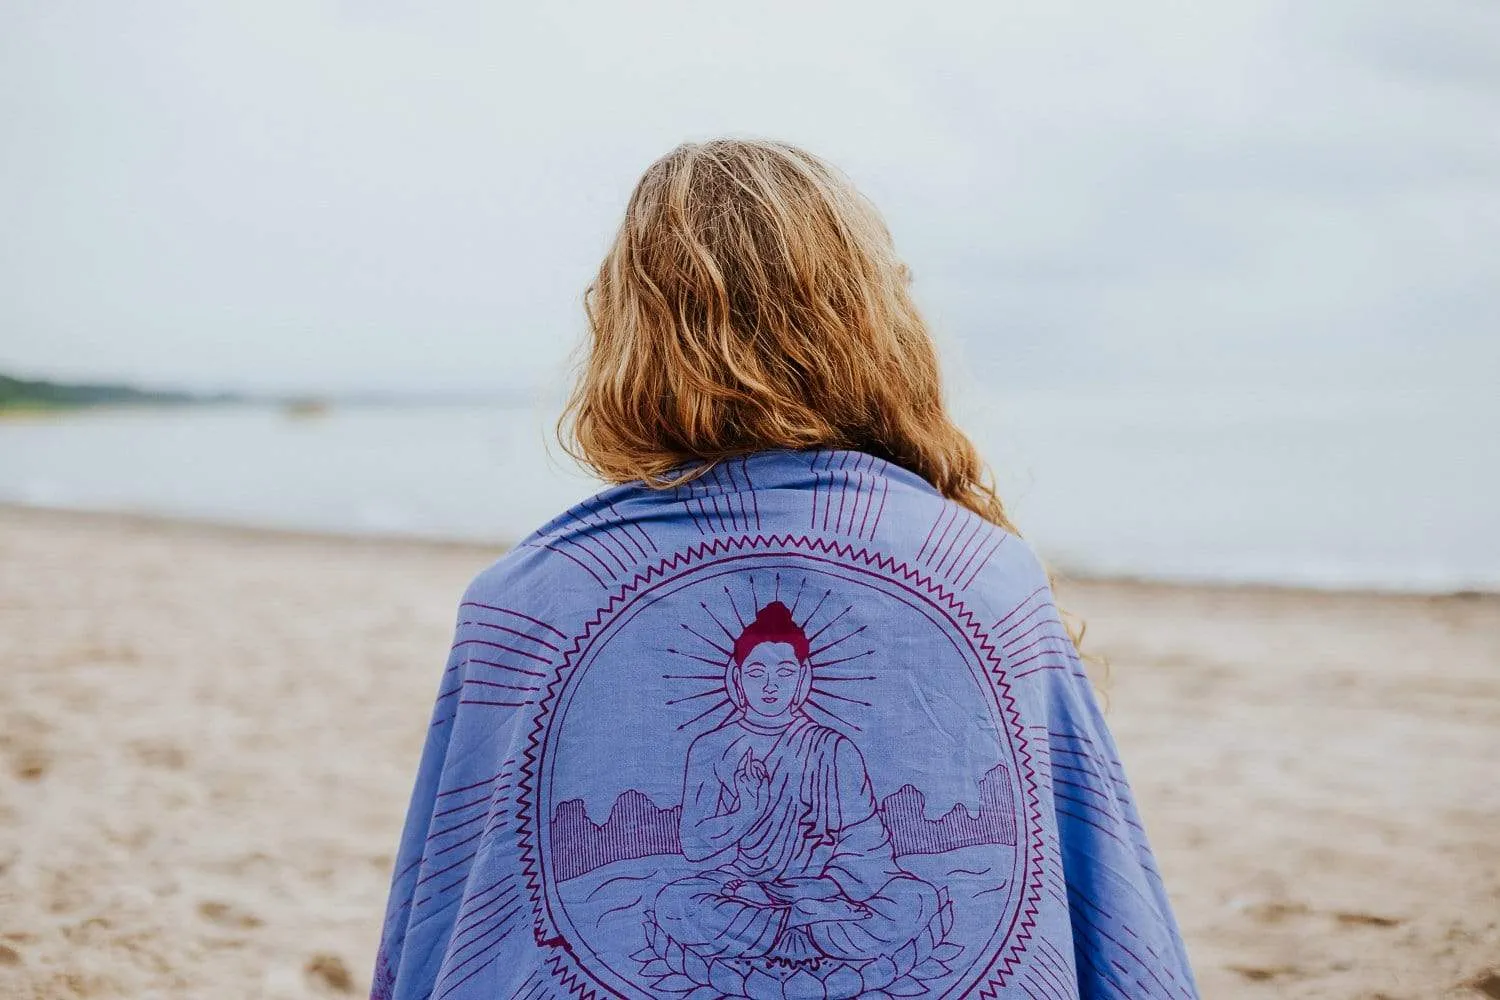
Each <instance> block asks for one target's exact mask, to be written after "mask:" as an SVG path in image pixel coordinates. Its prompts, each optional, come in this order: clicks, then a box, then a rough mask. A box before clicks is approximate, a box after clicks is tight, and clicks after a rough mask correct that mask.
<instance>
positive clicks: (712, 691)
mask: <svg viewBox="0 0 1500 1000" xmlns="http://www.w3.org/2000/svg"><path fill="white" fill-rule="evenodd" d="M710 695H718V696H719V697H720V698H722V697H724V689H723V688H709V689H708V690H706V691H699V692H698V693H697V694H685V695H683V696H682V697H681V698H668V699H667V704H668V705H681V704H682V703H683V702H685V701H697V700H698V699H699V698H707V697H709V696H710ZM835 697H837V696H835ZM846 700H847V699H846ZM860 704H864V702H860Z"/></svg>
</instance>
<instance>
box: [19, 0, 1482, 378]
mask: <svg viewBox="0 0 1500 1000" xmlns="http://www.w3.org/2000/svg"><path fill="white" fill-rule="evenodd" d="M1497 124H1500V5H1497V4H1496V3H1494V0H1430V2H1428V3H1423V4H1412V3H1410V2H1398V0H1316V2H1303V3H1290V2H1282V3H1273V2H1268V0H1215V2H1214V3H1202V2H1201V0H1191V2H1189V0H1184V2H1169V0H1135V2H1132V3H1129V4H1121V3H1114V2H1072V3H1055V2H1054V3H1038V2H1032V3H1025V4H1022V3H1016V2H1001V3H972V4H956V3H938V4H918V3H914V2H911V0H907V2H904V3H900V4H887V3H873V2H860V3H852V2H848V3H839V4H822V5H809V4H801V3H782V4H740V5H735V6H734V7H732V8H731V7H729V6H728V5H710V4H703V3H687V2H684V3H679V4H661V3H649V4H648V3H626V4H621V3H608V4H606V3H556V4H534V5H530V6H529V7H526V8H522V6H521V5H516V4H498V3H492V2H483V3H481V2H447V3H416V2H410V3H408V2H401V0H381V2H374V0H363V2H355V0H348V2H344V3H317V2H309V0H257V2H255V3H244V4H233V3H214V4H201V3H193V2H186V0H184V2H180V3H165V2H152V0H141V2H134V3H130V4H117V3H108V2H103V0H100V2H95V3H84V2H70V3H45V4H44V3H30V4H19V3H13V4H6V5H5V6H4V10H3V13H0V143H3V148H0V370H12V371H20V372H24V373H31V374H37V375H47V376H62V377H110V378H115V377H124V378H131V379H138V380H146V381H150V382H153V383H160V384H181V385H193V386H203V387H209V386H215V387H217V386H224V387H237V388H252V389H255V388H263V389H305V388H332V389H362V388H407V389H417V390H423V391H429V390H432V391H441V390H455V391H464V392H473V391H480V392H482V391H488V390H492V389H495V388H497V387H498V388H505V387H533V386H536V385H545V384H548V383H549V382H555V381H556V379H557V376H558V373H559V372H560V370H561V366H562V364H563V359H564V357H565V355H566V353H567V351H568V349H569V347H570V346H571V344H572V343H573V341H574V339H575V338H576V337H577V335H578V333H579V330H580V317H581V314H580V310H579V294H580V292H581V290H582V287H583V285H584V283H585V282H586V281H587V279H588V276H589V274H590V272H591V270H592V268H593V267H594V265H595V264H596V262H597V260H598V257H599V255H600V253H601V252H602V250H603V248H604V246H605V244H606V241H607V239H608V237H609V235H610V232H611V230H612V228H613V227H614V225H615V224H616V223H617V221H618V218H619V214H620V211H621V209H622V207H623V204H624V200H625V198H626V196H627V194H628V192H629V189H630V187H631V185H632V184H633V182H634V180H635V178H636V176H637V175H638V174H639V173H640V171H641V169H642V168H643V167H644V166H645V164H646V163H648V162H649V161H650V160H651V159H652V158H654V157H655V156H657V155H659V154H660V153H661V152H663V151H665V150H666V149H668V148H670V147H671V146H672V145H674V144H675V143H677V142H679V141H681V140H683V139H691V138H704V137H708V136H711V135H715V134H723V133H730V134H759V135H769V136H774V137H780V138H786V139H790V140H792V141H795V142H799V143H802V144H805V145H807V146H808V147H809V148H811V149H813V150H815V151H817V152H819V153H822V154H824V155H825V156H827V157H829V158H830V159H832V160H834V161H835V162H837V163H838V164H840V165H842V166H843V167H844V168H845V169H846V170H848V171H849V172H850V173H851V174H852V175H853V177H854V178H855V180H856V181H857V182H858V183H859V184H860V185H861V186H862V187H863V188H864V189H865V190H866V191H867V192H868V193H869V194H870V195H871V196H872V197H873V198H874V199H875V200H876V202H877V203H878V204H879V205H880V206H881V207H882V208H883V209H884V211H885V213H886V215H887V217H888V219H889V221H890V223H891V225H892V228H893V230H894V231H895V233H896V236H897V240H898V243H899V244H900V246H901V247H902V249H903V250H904V252H905V253H906V255H907V257H908V259H909V261H910V262H911V265H912V268H913V270H914V272H915V274H916V278H917V287H918V291H919V294H920V296H921V299H922V302H923V304H924V306H925V308H926V309H927V311H928V314H929V316H930V318H931V319H932V321H933V324H934V327H935V328H936V329H937V331H938V332H939V335H940V337H941V338H942V341H943V343H944V349H945V352H946V354H947V357H948V361H949V363H950V365H952V366H953V367H954V368H956V369H960V370H962V371H963V372H964V373H965V375H966V377H970V378H974V379H978V380H982V381H984V382H986V383H993V384H996V385H1030V384H1036V385H1051V384H1059V383H1068V382H1074V383H1076V382H1086V383H1095V382H1099V383H1114V384H1117V385H1124V386H1127V387H1128V386H1137V387H1144V388H1148V389H1149V388H1151V387H1154V386H1160V385H1163V384H1168V383H1181V382H1193V383H1203V382H1208V383H1213V384H1217V383H1221V382H1240V383H1244V382H1249V383H1257V384H1280V383H1291V384H1295V385H1303V386H1307V387H1309V388H1311V389H1314V390H1316V389H1317V388H1318V387H1320V386H1324V385H1327V384H1328V383H1330V382H1338V383H1341V384H1342V383H1347V382H1353V383H1357V384H1368V385H1372V386H1387V385H1390V386H1402V385H1405V384H1414V385H1420V386H1424V387H1427V388H1432V387H1447V386H1453V387H1459V388H1463V389H1465V390H1466V391H1477V390H1478V389H1481V388H1482V387H1483V386H1485V385H1486V384H1487V383H1488V382H1490V381H1491V380H1492V379H1493V378H1494V377H1495V376H1496V374H1497V373H1500V322H1497V321H1500V141H1497V138H1496V137H1497V135H1500V131H1497Z"/></svg>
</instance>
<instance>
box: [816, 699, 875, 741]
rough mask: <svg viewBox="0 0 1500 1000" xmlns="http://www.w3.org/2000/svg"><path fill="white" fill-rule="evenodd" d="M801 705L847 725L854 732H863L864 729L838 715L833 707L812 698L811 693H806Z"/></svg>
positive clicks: (842, 724)
mask: <svg viewBox="0 0 1500 1000" xmlns="http://www.w3.org/2000/svg"><path fill="white" fill-rule="evenodd" d="M802 707H803V708H810V709H812V710H813V711H815V712H818V713H819V714H821V715H826V716H828V717H829V718H830V719H832V720H834V721H835V722H837V723H838V724H839V725H841V726H847V727H848V728H850V729H852V730H854V731H855V732H856V733H862V732H864V730H863V729H861V728H860V727H859V726H856V725H855V724H854V723H852V722H850V721H849V720H848V719H846V718H844V717H843V716H842V715H840V714H839V713H837V712H835V711H834V710H833V709H831V708H829V707H828V706H827V705H824V704H823V703H822V702H820V701H819V700H818V699H817V698H814V697H813V696H812V695H808V696H807V700H806V701H804V702H803V703H802Z"/></svg>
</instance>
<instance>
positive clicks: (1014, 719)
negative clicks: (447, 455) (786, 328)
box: [372, 451, 1197, 1000]
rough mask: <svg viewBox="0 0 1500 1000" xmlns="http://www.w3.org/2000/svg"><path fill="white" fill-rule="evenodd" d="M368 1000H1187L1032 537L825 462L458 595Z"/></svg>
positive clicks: (598, 529) (1169, 924) (510, 564)
mask: <svg viewBox="0 0 1500 1000" xmlns="http://www.w3.org/2000/svg"><path fill="white" fill-rule="evenodd" d="M372 995H373V996H374V997H375V998H379V1000H386V998H394V1000H417V998H435V1000H460V998H480V997H483V998H486V1000H493V998H514V1000H543V998H564V997H572V998H580V1000H588V998H594V997H598V998H605V997H625V998H630V1000H661V998H667V1000H710V998H754V1000H760V998H777V1000H794V998H825V1000H843V998H854V997H870V998H889V997H944V998H954V1000H957V998H962V997H969V996H974V997H991V996H1003V997H1027V998H1032V1000H1061V998H1077V997H1128V998H1158V997H1159V998H1164V1000H1165V998H1173V1000H1192V998H1194V997H1195V996H1196V995H1197V994H1196V988H1195V986H1194V982H1193V976H1192V972H1191V970H1190V968H1189V966H1188V961H1187V956H1186V954H1185V952H1184V949H1183V945H1182V940H1181V938H1180V936H1179V934H1178V931H1177V927H1176V924H1175V922H1174V919H1173V916H1172V912H1171V908H1170V906H1169V904H1168V901H1167V896H1166V893H1165V892H1164V890H1163V888H1162V883H1161V878H1160V876H1159V874H1158V872H1157V869H1156V863H1155V861H1154V860H1153V858H1152V855H1151V850H1150V847H1149V846H1148V845H1147V841H1146V835H1145V831H1144V829H1143V828H1142V826H1141V820H1140V817H1139V815H1138V814H1137V812H1136V807H1135V803H1134V801H1133V799H1132V796H1131V794H1130V786H1129V784H1128V783H1127V782H1126V780H1125V775H1124V772H1123V771H1122V770H1121V767H1120V763H1119V757H1118V753H1117V752H1116V750H1115V745H1114V741H1113V740H1112V739H1111V736H1110V733H1109V731H1108V729H1107V727H1106V726H1105V723H1104V719H1103V717H1102V716H1101V714H1100V711H1099V708H1098V706H1097V703H1096V702H1095V699H1094V695H1093V691H1092V689H1091V687H1090V684H1089V681H1088V678H1087V676H1086V675H1085V673H1084V671H1083V668H1082V666H1081V664H1080V663H1079V660H1078V656H1077V654H1076V651H1075V649H1074V647H1073V644H1072V642H1071V641H1070V640H1069V638H1068V636H1067V633H1066V631H1065V630H1064V628H1063V626H1062V624H1061V623H1060V621H1059V619H1058V614H1057V611H1056V608H1055V607H1054V605H1053V602H1052V594H1051V591H1050V589H1049V587H1048V584H1047V578H1046V574H1045V572H1044V570H1043V568H1042V567H1041V565H1040V564H1039V563H1038V562H1037V559H1036V557H1035V556H1034V555H1033V554H1032V552H1031V550H1030V549H1029V548H1028V547H1027V546H1026V545H1025V544H1024V543H1023V542H1022V541H1021V540H1020V539H1019V538H1017V537H1015V536H1013V535H1010V534H1007V533H1006V532H1003V531H1001V530H1000V529H998V528H996V527H995V526H994V525H992V524H990V523H988V522H986V521H984V520H983V519H981V518H979V517H977V516H975V515H974V514H972V513H970V512H968V511H966V510H965V509H963V508H961V507H959V506H957V505H955V504H953V503H951V502H949V501H947V500H945V499H944V498H943V497H941V496H940V495H939V494H938V493H937V492H936V491H935V490H934V489H933V488H932V487H931V486H930V485H929V484H927V483H926V482H924V481H923V480H922V479H920V478H919V477H917V476H915V475H913V474H911V473H910V472H908V471H906V470H904V469H901V468H899V467H897V466H894V465H890V464H888V463H886V462H884V461H881V460H880V459H877V458H875V457H873V456H871V455H867V454H864V453H861V452H854V451H811V452H766V453H762V454H757V455H753V456H750V457H748V458H744V459H736V460H734V461H730V462H725V463H721V464H719V465H718V466H716V467H714V468H713V469H711V470H710V471H709V472H708V473H706V474H705V475H704V476H702V477H701V478H699V479H697V480H695V481H693V482H692V483H690V484H687V485H684V486H681V487H678V488H675V489H668V490H651V489H647V488H644V487H640V486H623V487H617V488H612V489H609V490H606V491H604V492H602V493H600V494H598V495H597V496H595V497H593V498H591V499H589V500H587V501H585V502H584V503H582V504H580V505H578V506H577V507H575V508H573V509H572V510H569V511H568V512H567V513H565V514H563V515H562V516H560V517H558V518H556V519H555V520H553V521H552V522H550V523H549V524H547V525H545V526H544V527H543V528H541V529H540V530H539V531H537V532H536V533H535V534H533V535H531V536H530V537H529V538H527V539H525V540H524V541H523V542H521V543H520V544H519V545H517V546H516V547H515V549H514V550H512V551H511V552H510V553H508V554H507V555H506V556H505V557H504V558H502V559H501V560H500V561H499V562H497V563H496V564H495V565H493V566H491V567H490V568H489V569H487V570H485V571H484V572H483V573H481V574H480V575H479V576H478V577H477V578H476V579H475V580H474V582H473V583H472V584H471V585H470V586H469V588H468V590H467V592H466V593H465V594H464V597H463V603H462V604H461V605H460V608H459V614H458V624H457V628H456V633H455V636H454V641H453V647H452V650H451V653H450V654H449V657H448V663H447V667H446V669H445V670H444V671H443V675H442V680H441V684H440V686H439V691H438V696H437V704H436V708H435V710H434V712H433V715H432V723H431V728H430V729H429V731H428V735H427V742H426V746H425V749H424V751H423V754H422V760H421V765H420V768H419V770H418V773H417V779H416V788H415V790H414V792H413V793H412V797H411V804H410V809H409V812H408V815H407V820H406V826H405V830H404V833H403V835H402V838H401V845H400V850H399V853H398V856H397V859H396V865H395V875H394V878H393V880H392V884H391V893H390V902H389V905H388V907H387V912H386V917H385V925H384V932H383V934H382V938H381V943H380V949H379V954H378V957H377V960H376V966H375V975H374V989H373V994H372Z"/></svg>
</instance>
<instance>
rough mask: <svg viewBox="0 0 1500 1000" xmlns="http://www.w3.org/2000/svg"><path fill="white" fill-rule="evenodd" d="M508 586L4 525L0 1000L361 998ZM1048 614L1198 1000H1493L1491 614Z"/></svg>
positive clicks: (330, 543)
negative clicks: (420, 801)
mask: <svg viewBox="0 0 1500 1000" xmlns="http://www.w3.org/2000/svg"><path fill="white" fill-rule="evenodd" d="M494 555H495V553H494V552H493V551H492V550H484V549H479V548H469V547H458V546H448V547H444V546H437V545H422V544H409V543H399V542H373V541H356V540H337V539H328V538H319V537H303V536H294V535H277V534H270V533H256V532H250V531H237V530H227V529H214V528H206V527H196V526H189V525H178V524H170V523H157V522H150V521H139V520H131V519H127V518H120V517H108V516H88V515H67V514H51V513H39V512H28V511H21V510H15V509H4V508H0V996H4V997H6V998H10V997H18V998H31V997H45V998H48V1000H52V998H68V997H152V996H159V997H192V998H213V1000H221V998H222V1000H233V998H239V997H303V996H328V995H339V994H341V993H342V994H348V993H356V994H357V993H363V992H364V990H365V989H366V987H367V984H368V978H367V977H368V972H369V967H370V964H371V961H372V956H373V953H374V948H375V943H376V934H377V929H378V927H379V923H380V918H381V911H382V908H383V905H384V901H385V891H386V885H387V878H388V876H389V871H390V865H391V855H392V850H393V848H394V845H395V840H396V836H397V832H398V828H399V824H400V821H401V817H402V814H403V811H404V809H405V805H406V796H407V793H408V791H409V787H410V781H411V777H412V770H413V767H414V766H415V763H416V757H417V750H418V746H419V741H420V739H421V737H422V735H423V732H424V730H425V727H426V723H427V713H428V710H429V708H430V703H431V699H432V697H433V695H434V694H435V693H436V688H435V686H434V685H435V684H436V683H437V678H438V674H439V672H440V670H441V666H442V662H443V658H444V655H445V653H446V649H447V644H448V639H449V630H450V628H451V622H452V618H453V612H454V609H455V605H456V601H457V598H458V595H459V593H460V591H461V589H462V588H463V586H464V584H465V583H466V582H467V581H468V579H469V578H470V576H472V574H473V573H474V572H476V571H477V570H478V569H480V568H481V567H482V566H484V565H485V564H486V563H487V562H489V561H490V560H491V559H492V558H493V557H494ZM1063 599H1064V603H1065V604H1067V605H1068V606H1069V607H1070V608H1071V609H1073V610H1076V611H1078V612H1080V613H1081V614H1083V615H1084V616H1085V617H1086V618H1087V619H1088V620H1089V623H1090V631H1089V638H1090V643H1089V648H1090V649H1092V650H1094V651H1096V652H1098V653H1102V654H1105V655H1107V656H1108V658H1109V660H1110V661H1111V664H1112V679H1111V681H1110V690H1111V696H1110V701H1111V709H1110V718H1111V720H1112V723H1113V725H1114V727H1115V730H1116V733H1117V735H1118V738H1119V741H1120V743H1121V745H1122V748H1123V751H1124V755H1125V761H1126V765H1127V767H1128V768H1129V771H1130V773H1131V775H1132V777H1133V780H1134V782H1135V784H1136V790H1137V793H1138V798H1139V799H1140V801H1141V803H1142V806H1143V808H1144V810H1145V814H1146V820H1147V825H1148V828H1149V830H1150V832H1151V834H1152V837H1153V839H1154V841H1155V844H1156V848H1157V852H1158V854H1159V855H1160V862H1161V867H1162V869H1163V871H1164V873H1165V875H1166V878H1167V883H1168V885H1169V887H1170V888H1171V890H1172V893H1173V896H1174V898H1175V899H1176V903H1177V907H1178V914H1179V916H1180V918H1181V920H1182V923H1183V927H1184V931H1185V933H1186V936H1187V939H1188V945H1189V948H1190V951H1191V953H1192V955H1193V957H1194V960H1195V964H1196V966H1197V968H1198V974H1199V977H1200V981H1201V984H1202V987H1203V993H1204V995H1205V996H1207V997H1210V998H1218V997H1231V998H1236V997H1246V998H1260V997H1337V998H1376V997H1386V998H1414V1000H1415V998H1423V1000H1425V998H1436V997H1445V996H1453V997H1471V998H1472V997H1481V996H1486V995H1488V996H1490V997H1500V598H1496V597H1478V596H1469V597H1463V596H1455V597H1443V598H1415V597H1380V596H1369V595H1356V594H1305V593H1296V592H1286V591H1276V590H1264V589H1212V588H1198V587H1192V588H1189V587H1170V586H1160V585H1146V584H1138V583H1127V582H1085V583H1075V584H1071V585H1068V586H1067V587H1066V588H1065V590H1064V593H1063Z"/></svg>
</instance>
